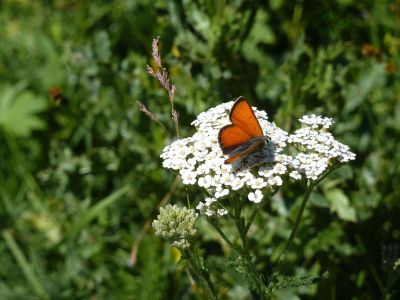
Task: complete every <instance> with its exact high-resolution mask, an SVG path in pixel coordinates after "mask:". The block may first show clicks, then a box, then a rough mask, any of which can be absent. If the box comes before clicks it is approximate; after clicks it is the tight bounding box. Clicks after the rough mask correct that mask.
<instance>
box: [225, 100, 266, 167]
mask: <svg viewBox="0 0 400 300" xmlns="http://www.w3.org/2000/svg"><path fill="white" fill-rule="evenodd" d="M229 120H230V121H231V122H232V124H229V125H226V126H224V127H222V128H221V130H220V131H219V134H218V143H219V145H220V147H221V149H222V153H223V154H226V155H229V157H228V159H226V160H225V163H226V164H230V163H233V162H234V161H236V160H237V159H239V158H243V157H246V156H248V155H249V154H251V153H254V152H257V151H259V150H261V149H262V148H263V146H264V144H265V142H266V140H267V138H266V137H265V136H264V132H263V130H262V128H261V126H260V123H259V122H258V120H257V117H256V115H255V114H254V111H253V109H252V108H251V106H250V104H249V103H248V102H247V100H246V99H245V98H244V97H242V96H241V97H239V98H238V99H237V100H236V101H235V103H234V104H233V106H232V109H231V111H230V113H229Z"/></svg>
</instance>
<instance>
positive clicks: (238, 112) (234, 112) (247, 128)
mask: <svg viewBox="0 0 400 300" xmlns="http://www.w3.org/2000/svg"><path fill="white" fill-rule="evenodd" d="M229 119H230V120H231V122H232V124H233V125H235V126H237V127H239V128H240V129H241V130H242V131H243V132H245V133H246V134H247V135H248V136H250V137H262V136H264V132H263V130H262V128H261V126H260V123H259V122H258V120H257V117H256V115H255V114H254V111H253V109H252V108H251V106H250V104H249V102H247V100H246V98H244V97H242V96H240V97H239V98H238V99H237V100H236V101H235V103H234V104H233V107H232V109H231V112H230V113H229Z"/></svg>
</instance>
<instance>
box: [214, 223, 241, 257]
mask: <svg viewBox="0 0 400 300" xmlns="http://www.w3.org/2000/svg"><path fill="white" fill-rule="evenodd" d="M208 222H209V223H210V224H211V225H212V226H213V227H214V229H215V230H216V231H217V232H218V234H219V235H220V236H221V238H222V239H223V240H224V241H225V242H226V243H227V244H228V245H229V246H231V248H232V249H233V250H235V251H236V252H237V253H240V250H239V249H238V248H237V247H236V246H235V245H234V244H233V243H232V242H231V241H230V240H229V239H228V237H227V236H226V235H225V233H224V232H223V231H222V230H221V228H219V226H218V224H217V223H215V222H213V221H208Z"/></svg>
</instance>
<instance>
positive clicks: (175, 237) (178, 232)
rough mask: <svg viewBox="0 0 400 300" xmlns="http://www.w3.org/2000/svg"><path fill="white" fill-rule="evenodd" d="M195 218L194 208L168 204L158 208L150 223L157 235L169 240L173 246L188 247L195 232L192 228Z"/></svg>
mask: <svg viewBox="0 0 400 300" xmlns="http://www.w3.org/2000/svg"><path fill="white" fill-rule="evenodd" d="M196 218H197V214H196V213H195V210H194V209H188V208H186V207H179V206H177V205H171V204H168V205H167V206H165V207H164V208H163V207H161V208H160V213H159V215H158V216H157V220H154V221H153V224H152V225H153V228H154V229H155V231H156V235H157V236H160V237H162V238H164V239H166V240H168V241H171V242H172V245H174V246H175V247H178V248H180V249H186V248H189V247H190V238H191V237H193V236H194V235H195V234H196V232H197V230H196V229H195V228H194V223H195V221H196Z"/></svg>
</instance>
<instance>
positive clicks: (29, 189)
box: [0, 0, 400, 299]
mask: <svg viewBox="0 0 400 300" xmlns="http://www.w3.org/2000/svg"><path fill="white" fill-rule="evenodd" d="M0 27H1V28H2V30H1V31H0V157H1V158H2V159H1V163H0V199H1V200H0V219H1V221H0V222H1V236H0V260H1V261H0V266H1V267H0V298H1V299H50V298H55V299H196V298H197V299H201V298H202V293H201V290H200V289H199V288H198V287H196V286H194V285H192V283H191V281H190V278H189V277H188V276H187V273H186V271H185V268H183V267H182V266H180V265H176V263H175V260H174V253H173V251H172V249H171V247H170V245H168V244H164V243H163V241H161V240H160V239H159V238H156V237H154V235H153V232H152V230H147V229H148V225H149V222H150V221H151V220H152V219H153V218H154V217H155V215H156V213H157V205H158V204H159V203H160V201H161V200H162V199H163V198H164V200H165V201H170V202H171V203H178V202H181V203H185V201H186V200H185V189H184V188H183V187H182V186H181V184H180V183H178V184H177V182H176V181H175V174H174V173H173V172H172V171H169V170H164V169H162V167H161V159H160V158H159V155H160V153H161V150H162V148H163V147H164V146H165V145H166V144H169V143H170V142H171V141H173V140H174V139H176V137H175V135H174V126H173V123H172V122H171V119H170V111H169V109H170V108H169V103H168V97H167V95H166V94H165V92H164V91H163V90H162V89H161V88H160V87H159V85H158V83H157V82H156V80H154V79H153V78H151V77H150V76H149V75H148V74H147V73H146V64H148V63H151V60H150V53H151V41H152V38H154V37H156V36H161V45H160V46H161V50H162V53H161V54H162V57H163V62H164V65H165V66H167V67H168V69H169V71H170V75H171V80H172V81H173V82H174V83H175V84H176V86H177V93H176V98H175V99H176V109H177V110H178V111H179V113H180V126H181V135H182V136H183V137H186V136H189V135H191V134H192V133H193V127H192V126H190V122H191V121H192V120H194V118H195V117H196V115H197V114H199V113H200V112H202V111H204V110H206V109H208V108H210V107H212V106H214V105H217V104H219V103H221V102H226V101H230V100H233V99H235V98H237V97H238V96H239V95H243V96H246V97H247V98H248V99H249V100H250V101H251V103H252V104H254V105H256V106H258V107H259V108H262V109H265V110H266V111H267V112H268V114H269V116H270V117H271V119H272V120H275V121H276V123H277V124H278V125H279V126H281V127H282V128H284V129H285V130H288V131H290V130H292V129H293V128H296V127H297V126H298V123H297V119H298V118H300V117H301V116H302V115H303V114H309V113H318V114H321V115H324V116H328V117H333V118H334V119H335V121H336V124H335V127H334V134H335V136H336V137H337V139H338V140H340V141H341V142H343V143H345V144H348V145H349V146H350V147H351V149H352V151H353V152H355V153H356V154H357V159H356V161H355V162H354V163H352V164H351V165H349V166H345V167H342V168H341V169H339V170H338V171H336V172H335V173H334V174H332V175H330V176H329V178H328V179H326V180H325V181H324V182H323V184H322V185H321V186H320V187H319V188H318V189H317V190H316V192H315V193H314V194H313V195H312V198H311V203H309V206H308V207H307V209H306V214H305V216H304V217H303V223H302V226H301V228H300V232H299V233H298V235H297V237H296V239H295V244H294V246H293V247H292V251H291V252H290V253H289V256H288V263H287V270H286V272H287V274H288V275H293V272H295V275H297V276H303V275H321V274H322V273H324V272H325V271H328V272H329V277H328V279H327V280H325V281H323V282H321V283H318V284H315V285H311V286H307V287H299V288H291V289H285V290H282V291H279V292H278V293H277V295H276V297H277V298H279V299H298V298H306V299H380V298H382V299H383V298H387V299H395V298H396V297H400V293H399V291H398V290H397V289H396V284H399V282H398V281H397V280H398V277H399V273H398V272H396V271H393V263H394V261H395V260H396V259H398V258H399V257H400V218H399V215H400V214H399V213H400V209H399V198H400V179H399V178H400V176H399V174H400V166H399V162H400V143H399V142H398V141H399V138H400V81H399V79H400V52H399V51H400V1H399V0H392V1H390V0H382V1H372V0H370V1H367V0H361V1H356V0H332V1H328V0H321V1H302V0H297V1H294V0H293V1H289V0H253V1H250V0H234V1H225V0H215V1H213V0H196V1H190V0H183V1H179V0H170V1H162V0H118V1H114V2H111V1H64V0H58V1H27V0H19V1H17V0H4V1H1V2H0ZM137 101H141V102H143V103H145V104H146V105H147V106H148V108H149V109H150V110H151V111H153V112H154V113H156V114H157V115H158V118H159V119H160V121H161V122H163V123H164V124H165V125H166V126H167V130H168V132H165V131H164V130H163V128H162V127H160V126H159V125H157V124H156V123H155V122H152V121H151V120H149V118H147V117H146V116H145V115H144V114H143V113H141V112H140V111H139V110H138V106H137ZM188 192H189V194H190V196H191V201H192V203H196V201H198V200H199V199H202V197H203V195H202V194H201V193H200V191H199V190H196V189H195V188H189V189H188ZM299 195H300V194H299V187H298V186H288V187H286V188H285V189H284V190H283V191H282V194H279V195H277V197H276V199H274V201H272V202H271V203H269V204H267V205H266V208H265V211H264V212H263V213H262V214H261V215H260V216H259V218H258V219H257V220H256V223H255V226H254V227H253V228H252V229H251V243H252V245H253V247H252V249H253V251H254V253H255V254H256V255H257V256H258V257H259V258H260V262H259V264H260V266H261V267H263V268H265V270H268V268H270V266H271V264H273V263H274V262H276V260H277V254H278V253H279V251H278V250H279V249H282V247H283V246H284V243H285V241H286V239H287V236H288V234H289V231H290V228H291V222H292V221H291V220H293V216H294V214H295V212H296V211H297V206H298V204H299V202H298V201H296V199H297V198H298V197H299ZM265 218H267V220H268V221H267V222H266V221H265V220H266V219H265ZM198 226H199V228H200V233H201V237H202V239H201V240H200V241H199V243H200V246H201V249H203V251H204V255H205V256H206V257H207V262H208V263H209V264H210V266H212V270H210V271H211V272H212V274H214V275H216V277H215V278H214V279H215V281H216V282H217V283H218V285H217V287H218V289H219V293H220V295H221V298H223V299H248V298H249V292H248V290H247V289H246V287H245V284H244V283H243V281H242V279H241V278H240V275H239V274H237V272H235V271H234V268H229V267H228V268H227V266H226V263H225V257H226V256H227V255H229V253H226V249H225V246H224V244H223V243H222V242H221V241H220V240H219V239H218V238H217V237H216V236H215V234H214V233H213V232H212V231H211V230H210V229H209V228H208V227H207V226H206V225H205V224H202V223H201V222H200V223H199V225H198ZM132 247H133V250H134V251H133V253H131V250H132ZM397 299H399V298H397Z"/></svg>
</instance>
